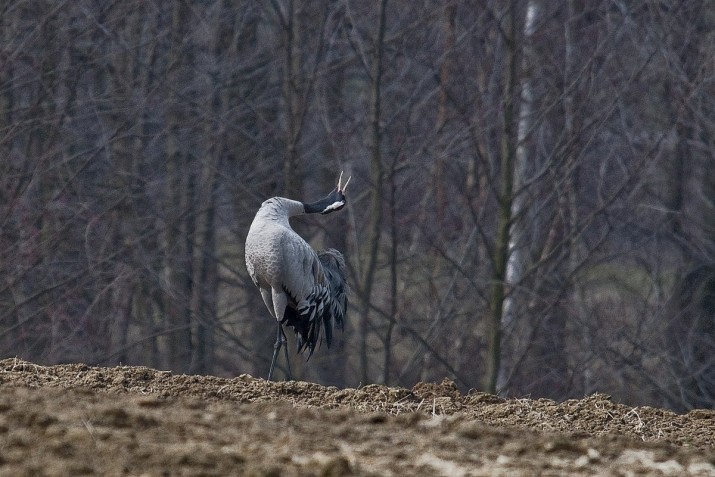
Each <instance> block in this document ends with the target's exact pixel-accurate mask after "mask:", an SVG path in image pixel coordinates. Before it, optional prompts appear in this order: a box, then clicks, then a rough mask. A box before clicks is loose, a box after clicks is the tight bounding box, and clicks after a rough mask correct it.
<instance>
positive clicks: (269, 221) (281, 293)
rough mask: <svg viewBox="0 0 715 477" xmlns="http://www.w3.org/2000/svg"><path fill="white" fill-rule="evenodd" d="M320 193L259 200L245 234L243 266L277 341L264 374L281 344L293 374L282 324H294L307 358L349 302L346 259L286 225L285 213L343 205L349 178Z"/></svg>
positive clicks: (339, 319)
mask: <svg viewBox="0 0 715 477" xmlns="http://www.w3.org/2000/svg"><path fill="white" fill-rule="evenodd" d="M342 177H343V174H342V172H341V173H340V177H339V178H338V185H337V187H336V188H335V189H333V191H332V192H330V194H328V195H327V196H326V197H325V198H323V199H321V200H319V201H317V202H311V203H303V202H299V201H297V200H291V199H286V198H284V197H273V198H271V199H268V200H266V201H265V202H263V204H261V208H260V209H258V212H257V213H256V217H255V218H254V219H253V223H252V224H251V228H250V229H249V231H248V237H246V268H247V269H248V273H249V274H250V275H251V279H252V280H253V283H254V284H255V285H256V286H257V287H258V288H259V289H260V291H261V296H262V297H263V302H264V303H265V304H266V308H268V311H269V312H270V314H271V316H272V317H273V318H275V320H276V342H275V344H274V345H273V358H272V359H271V368H270V371H268V380H269V381H270V380H271V378H272V377H273V369H274V368H275V365H276V358H277V357H278V355H279V353H280V349H281V348H283V349H284V353H285V359H286V365H287V376H288V379H293V377H292V375H291V371H290V361H289V359H288V348H287V344H286V343H287V340H286V336H285V333H284V331H283V325H284V324H285V325H287V326H290V327H291V328H293V329H294V330H295V335H296V343H297V348H298V352H299V353H300V352H302V351H304V350H306V349H307V350H308V358H310V356H311V355H312V354H313V351H314V349H315V345H316V344H317V343H318V342H319V341H320V336H321V329H324V330H325V341H326V343H327V344H328V347H330V343H331V341H332V338H333V327H334V325H338V326H340V327H341V328H342V327H343V320H344V318H345V312H346V310H347V306H348V299H347V290H348V285H347V280H346V278H345V259H344V258H343V255H342V254H341V253H340V252H338V251H337V250H335V249H327V250H322V251H319V252H316V251H315V250H313V248H312V247H311V246H310V245H308V243H307V242H306V241H305V240H303V238H302V237H301V236H300V235H298V234H297V233H296V232H295V231H294V230H293V229H292V228H291V226H290V223H289V221H288V219H289V218H290V217H294V216H296V215H303V214H316V213H319V214H329V213H331V212H335V211H338V210H340V209H342V208H343V207H345V189H346V188H347V186H348V182H350V178H348V180H347V181H346V182H345V184H344V185H343V184H341V181H342Z"/></svg>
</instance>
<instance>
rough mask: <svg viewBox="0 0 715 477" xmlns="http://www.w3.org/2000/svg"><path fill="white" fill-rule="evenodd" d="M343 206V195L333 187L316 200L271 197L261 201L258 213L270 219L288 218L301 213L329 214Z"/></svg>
mask: <svg viewBox="0 0 715 477" xmlns="http://www.w3.org/2000/svg"><path fill="white" fill-rule="evenodd" d="M343 207H345V195H344V194H343V193H342V192H341V191H338V190H337V189H333V191H332V192H331V193H330V194H328V195H327V196H326V197H324V198H322V199H320V200H318V201H316V202H306V203H304V202H299V201H297V200H291V199H286V198H285V197H273V198H271V199H268V200H267V201H265V202H263V204H262V205H261V208H260V210H259V211H258V213H259V214H260V215H262V216H264V217H266V218H270V219H272V220H286V221H287V220H288V219H289V218H290V217H295V216H296V215H303V214H329V213H331V212H335V211H337V210H340V209H342V208H343Z"/></svg>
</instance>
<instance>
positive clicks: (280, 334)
mask: <svg viewBox="0 0 715 477" xmlns="http://www.w3.org/2000/svg"><path fill="white" fill-rule="evenodd" d="M261 294H262V295H263V301H264V302H265V303H266V306H268V307H269V308H270V306H269V303H271V304H272V305H273V309H272V310H271V315H273V317H274V318H275V319H276V342H275V344H274V345H273V358H272V359H271V369H270V370H269V371H268V380H269V381H270V380H271V378H272V377H273V369H274V368H275V366H276V360H277V359H278V354H279V353H280V351H281V348H283V354H284V355H285V359H286V367H287V373H286V378H287V379H288V381H292V380H293V373H291V370H290V359H289V358H288V339H287V338H286V335H285V332H284V331H283V326H282V325H281V321H282V320H283V315H284V314H285V309H286V305H287V304H288V297H287V296H286V294H285V293H283V292H282V291H276V290H275V289H272V290H271V291H270V292H268V290H265V291H264V290H261ZM269 300H270V301H269Z"/></svg>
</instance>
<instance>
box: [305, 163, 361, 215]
mask: <svg viewBox="0 0 715 477" xmlns="http://www.w3.org/2000/svg"><path fill="white" fill-rule="evenodd" d="M350 179H351V178H350V177H348V180H346V181H345V184H343V183H342V180H343V173H342V172H341V173H340V177H338V185H337V187H335V189H333V190H332V192H330V194H328V196H327V197H325V198H324V199H321V200H319V201H317V202H312V203H310V204H303V205H304V207H305V213H306V214H316V213H319V214H329V213H331V212H335V211H338V210H340V209H342V208H343V207H345V203H346V199H345V189H347V187H348V183H349V182H350Z"/></svg>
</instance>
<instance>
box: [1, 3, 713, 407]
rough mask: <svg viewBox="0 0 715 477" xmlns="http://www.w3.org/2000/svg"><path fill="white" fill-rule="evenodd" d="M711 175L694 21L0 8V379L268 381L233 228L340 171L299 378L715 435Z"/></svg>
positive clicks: (534, 11)
mask: <svg viewBox="0 0 715 477" xmlns="http://www.w3.org/2000/svg"><path fill="white" fill-rule="evenodd" d="M714 159H715V9H714V8H712V2H710V1H709V0H692V1H676V0H662V1H657V0H634V1H616V0H597V1H585V0H560V1H546V0H510V1H507V0H503V1H499V0H472V1H467V0H465V1H432V0H422V1H409V2H405V1H397V0H392V1H388V0H379V1H365V0H337V1H310V2H308V1H301V0H272V1H265V2H254V1H243V0H202V1H201V0H177V1H173V2H166V1H156V0H155V1H145V0H133V1H131V0H103V1H100V2H97V1H94V0H92V1H89V0H71V1H70V0H64V1H63V0H52V1H49V0H6V1H4V2H2V3H0V356H2V357H10V356H18V357H21V358H23V359H27V360H31V361H34V362H38V363H59V362H85V363H88V364H98V365H116V364H119V363H122V364H136V365H146V366H152V367H157V368H161V369H169V370H172V371H175V372H180V373H204V374H216V375H224V376H233V375H237V374H240V373H250V374H253V375H255V376H265V375H266V373H267V370H268V364H269V360H270V356H271V353H272V349H273V348H272V343H273V339H274V326H273V324H272V323H271V321H270V320H271V318H270V316H269V315H268V313H267V311H266V309H265V307H264V305H263V303H262V302H261V299H260V294H259V293H258V291H257V290H256V289H255V287H254V285H253V284H252V283H251V280H250V278H249V277H248V274H247V272H246V269H245V265H244V258H243V245H244V240H245V237H246V234H247V232H248V227H249V225H250V223H251V220H252V219H253V216H254V214H255V212H256V210H257V209H258V207H259V206H260V204H261V202H262V201H263V200H264V199H266V198H268V197H271V196H274V195H282V196H287V197H291V198H296V199H300V200H314V199H317V198H320V197H322V196H324V195H325V194H326V193H327V192H328V191H329V190H330V189H331V188H332V187H333V186H334V184H335V182H336V179H337V175H338V173H339V172H340V171H341V170H344V171H345V173H346V174H347V175H352V181H351V184H350V190H349V191H348V201H349V202H348V207H346V209H344V210H343V211H342V212H340V213H337V214H332V215H330V216H327V217H322V216H321V217H304V218H298V219H296V220H294V226H295V228H296V230H298V231H299V232H300V233H301V234H302V235H303V236H304V237H306V239H307V240H308V241H309V242H310V243H311V244H313V245H314V246H315V247H316V248H323V247H328V246H330V247H335V248H338V249H339V250H342V251H343V252H344V253H345V255H346V258H347V262H348V264H349V281H350V285H351V288H352V294H351V297H350V298H351V305H350V309H349V312H348V314H349V319H348V322H347V324H346V329H345V332H344V333H342V334H340V333H338V335H337V343H334V344H333V347H332V348H331V349H328V348H327V347H326V346H322V347H321V349H319V350H317V351H316V353H315V354H314V355H313V357H312V358H311V360H310V361H309V362H307V363H306V362H305V361H304V360H303V359H295V358H294V359H293V360H292V361H293V364H294V366H295V367H297V369H294V376H297V377H299V378H300V379H305V380H311V381H316V382H320V383H324V384H328V385H336V386H360V385H365V384H368V383H374V382H380V383H387V384H391V385H402V386H408V387H409V386H411V385H413V384H414V383H415V382H417V381H419V380H437V381H441V380H442V378H444V377H449V378H451V379H453V380H454V381H455V382H456V383H457V385H458V386H459V387H460V389H462V390H463V391H465V392H466V391H467V390H470V389H477V390H481V391H489V392H498V393H500V394H501V395H505V396H524V395H528V396H531V397H548V398H553V399H566V398H569V397H580V396H582V395H585V394H589V393H592V392H595V391H599V392H605V393H609V394H611V395H613V397H614V398H616V399H618V400H620V401H624V402H627V403H630V404H651V405H658V406H667V407H670V408H673V409H676V410H685V409H690V408H692V407H712V406H713V405H714V404H715V352H713V350H715V167H713V166H714V165H715V161H714ZM290 341H291V342H292V341H293V340H292V338H290ZM292 344H293V343H291V346H292ZM278 375H279V376H280V375H281V373H280V371H279V372H278Z"/></svg>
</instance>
